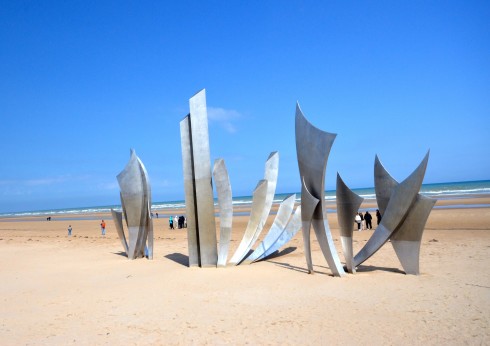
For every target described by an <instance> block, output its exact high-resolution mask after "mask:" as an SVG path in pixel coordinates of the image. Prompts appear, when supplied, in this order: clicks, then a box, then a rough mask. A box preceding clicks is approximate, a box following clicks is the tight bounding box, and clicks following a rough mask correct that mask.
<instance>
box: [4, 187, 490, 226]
mask: <svg viewBox="0 0 490 346" xmlns="http://www.w3.org/2000/svg"><path fill="white" fill-rule="evenodd" d="M352 191H354V192H355V193H356V194H358V195H359V196H361V197H363V198H364V199H365V201H369V200H373V201H375V200H376V194H375V191H374V188H373V187H370V188H358V189H352ZM420 193H421V194H422V195H424V196H427V197H431V198H435V199H438V200H442V199H452V200H457V199H467V198H472V197H476V196H481V195H488V196H489V197H490V180H479V181H465V182H453V183H436V184H423V185H422V187H421V189H420ZM292 194H293V193H279V194H276V195H275V196H274V203H281V202H282V201H283V200H284V199H285V198H287V197H289V196H291V195H292ZM325 200H326V201H327V202H332V203H334V202H335V190H328V191H325ZM300 201H301V193H299V192H296V202H300ZM215 203H217V201H216V200H215ZM251 204H252V196H242V197H234V198H233V205H234V206H237V207H238V206H248V205H251ZM178 208H185V201H183V200H180V201H166V202H154V203H153V204H152V211H153V212H154V213H158V214H159V217H168V216H170V215H173V214H174V213H175V209H178ZM435 208H490V204H466V203H465V204H452V205H446V206H436V207H435ZM111 209H115V210H119V211H120V210H121V205H104V206H93V207H79V208H66V209H48V210H32V211H24V212H13V213H0V218H4V219H5V218H24V217H33V216H39V217H41V216H42V217H49V216H51V217H52V219H56V220H73V219H75V218H74V217H72V215H73V216H74V215H77V217H76V219H84V220H85V219H86V220H89V219H94V220H95V219H98V217H96V216H89V215H93V214H94V213H110V211H111ZM372 209H373V208H364V209H362V210H363V211H365V210H369V211H372ZM327 211H329V210H328V209H327ZM242 214H245V213H242ZM83 215H86V217H84V216H83ZM235 215H240V213H239V212H237V213H235Z"/></svg>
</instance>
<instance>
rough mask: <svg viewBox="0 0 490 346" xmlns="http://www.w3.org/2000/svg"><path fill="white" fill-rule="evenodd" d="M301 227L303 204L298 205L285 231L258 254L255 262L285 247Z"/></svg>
mask: <svg viewBox="0 0 490 346" xmlns="http://www.w3.org/2000/svg"><path fill="white" fill-rule="evenodd" d="M300 228H301V206H297V207H296V210H295V212H294V214H293V215H292V217H291V219H290V220H289V222H288V224H287V226H286V228H285V229H284V231H283V232H282V233H281V234H280V235H279V237H278V238H277V240H276V241H275V242H273V243H272V244H271V245H270V246H269V248H267V249H266V250H265V251H264V252H263V253H262V254H260V255H258V256H257V258H256V259H255V260H254V262H256V261H260V260H262V259H266V258H267V257H268V256H270V255H272V254H273V253H274V252H276V251H278V250H279V249H280V248H281V247H283V246H284V245H286V244H287V243H288V242H289V241H290V240H291V239H293V237H294V236H295V235H296V233H298V231H299V229H300Z"/></svg>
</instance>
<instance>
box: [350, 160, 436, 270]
mask: <svg viewBox="0 0 490 346" xmlns="http://www.w3.org/2000/svg"><path fill="white" fill-rule="evenodd" d="M428 160H429V153H427V154H426V155H425V157H424V159H423V160H422V162H421V163H420V165H419V166H418V167H417V169H416V170H415V171H414V172H413V173H412V174H411V175H410V176H409V177H408V178H407V179H405V180H404V181H403V182H402V183H401V184H398V185H397V186H395V188H394V189H393V192H392V193H391V197H390V199H389V201H388V203H387V205H386V210H385V212H384V214H383V217H382V219H381V223H380V224H379V225H378V227H377V228H376V230H375V231H374V233H373V235H372V236H371V238H370V239H369V240H368V241H367V243H366V244H365V245H364V247H363V248H362V249H361V250H360V251H359V253H358V254H357V255H356V256H355V257H354V266H356V267H357V266H359V265H360V264H361V263H363V262H364V261H366V260H367V259H368V258H369V257H371V256H372V255H373V254H374V253H375V252H376V251H378V250H379V248H381V246H383V244H384V243H386V242H387V241H388V239H389V238H390V236H391V235H392V233H393V232H394V231H395V230H396V229H397V227H398V226H399V225H400V224H401V222H402V221H403V219H404V218H405V217H406V215H407V212H408V210H409V208H410V207H411V206H412V204H413V202H414V201H415V199H416V197H417V195H418V192H419V190H420V186H421V185H422V181H423V179H424V175H425V170H426V168H427V162H428ZM379 178H380V177H379V176H378V175H376V173H375V184H380V183H381V184H382V182H380V181H379V180H378V181H377V179H379ZM392 180H393V178H391V177H390V178H389V179H387V180H386V182H387V184H392Z"/></svg>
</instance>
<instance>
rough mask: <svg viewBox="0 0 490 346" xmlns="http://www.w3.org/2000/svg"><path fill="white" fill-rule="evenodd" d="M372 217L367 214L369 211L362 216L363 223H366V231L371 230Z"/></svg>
mask: <svg viewBox="0 0 490 346" xmlns="http://www.w3.org/2000/svg"><path fill="white" fill-rule="evenodd" d="M372 219H373V217H372V216H371V214H369V211H367V210H366V214H364V221H366V229H372V228H373V225H372V224H371V220H372Z"/></svg>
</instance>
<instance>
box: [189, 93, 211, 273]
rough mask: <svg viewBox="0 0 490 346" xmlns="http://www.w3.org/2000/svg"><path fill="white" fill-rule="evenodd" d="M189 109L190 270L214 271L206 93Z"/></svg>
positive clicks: (194, 98) (190, 104)
mask: <svg viewBox="0 0 490 346" xmlns="http://www.w3.org/2000/svg"><path fill="white" fill-rule="evenodd" d="M189 107H190V113H189V115H187V116H186V117H185V118H184V119H183V120H182V121H181V123H180V138H181V145H182V162H183V172H184V185H185V204H186V213H187V239H188V245H189V266H201V267H215V266H216V265H217V262H218V251H217V248H216V225H215V220H214V200H213V188H212V181H211V159H210V151H209V134H208V117H207V109H206V91H205V90H204V89H203V90H201V91H199V92H198V93H197V94H196V95H194V96H193V97H191V98H190V100H189Z"/></svg>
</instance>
